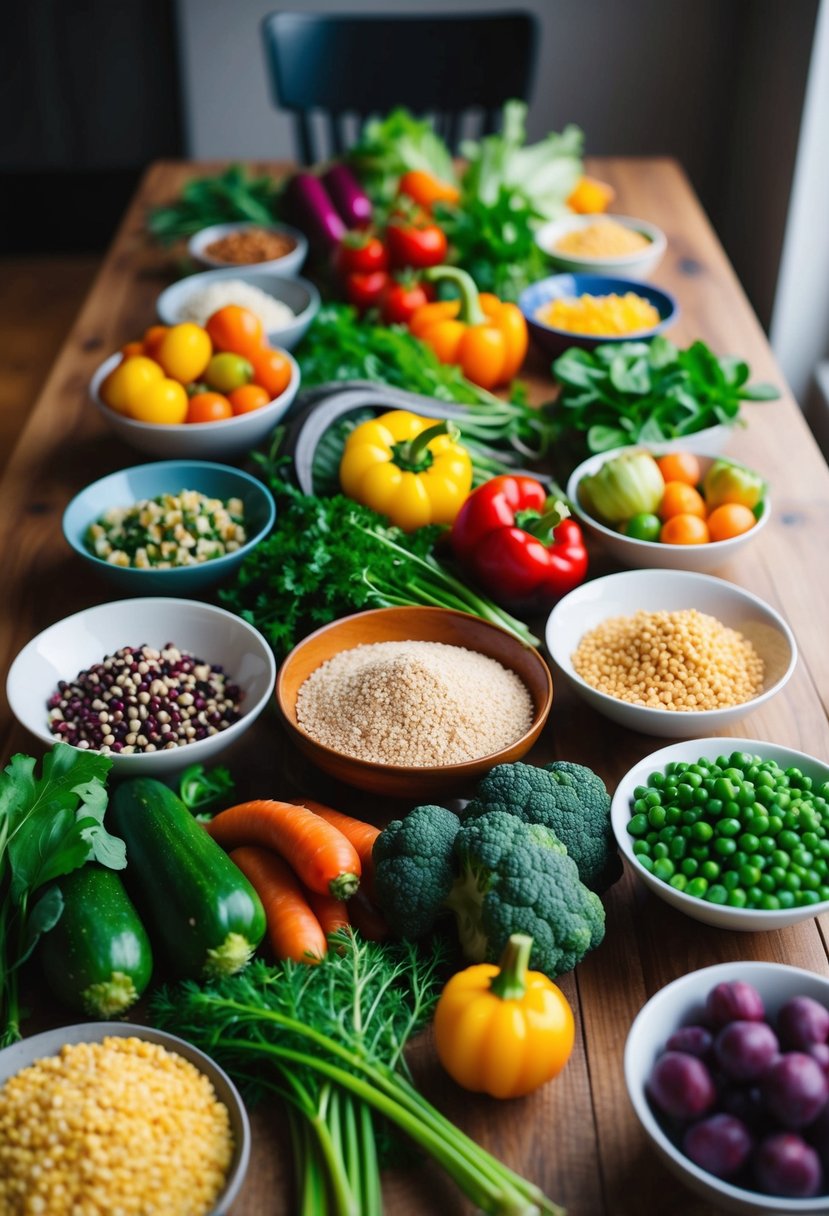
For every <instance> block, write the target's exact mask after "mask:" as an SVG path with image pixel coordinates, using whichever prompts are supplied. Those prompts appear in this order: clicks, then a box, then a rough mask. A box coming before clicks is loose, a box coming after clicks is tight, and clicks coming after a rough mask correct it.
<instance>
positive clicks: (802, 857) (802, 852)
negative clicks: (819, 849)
mask: <svg viewBox="0 0 829 1216" xmlns="http://www.w3.org/2000/svg"><path fill="white" fill-rule="evenodd" d="M814 860H815V855H814V853H812V852H810V850H809V849H804V848H803V846H802V845H798V846H797V848H796V849H792V861H796V862H797V864H798V865H799V866H810V865H811V864H812V862H813V861H814Z"/></svg>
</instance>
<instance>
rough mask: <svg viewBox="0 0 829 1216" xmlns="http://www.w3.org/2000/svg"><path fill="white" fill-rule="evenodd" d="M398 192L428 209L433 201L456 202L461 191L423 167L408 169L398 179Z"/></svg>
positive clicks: (432, 204)
mask: <svg viewBox="0 0 829 1216" xmlns="http://www.w3.org/2000/svg"><path fill="white" fill-rule="evenodd" d="M397 193H398V194H405V195H407V196H408V197H409V198H411V199H414V201H415V202H416V203H417V204H418V206H419V207H425V208H426V210H427V211H428V210H429V209H430V208H431V207H433V206H434V204H435V203H457V202H459V200H460V197H461V192H460V190H459V189H458V187H457V186H454V185H453V184H452V183H451V182H443V181H441V180H440V178H438V177H435V175H434V174H433V173H427V172H426V170H425V169H409V171H408V172H407V173H404V174H403V176H402V177H401V179H400V184H399V185H398V187H397Z"/></svg>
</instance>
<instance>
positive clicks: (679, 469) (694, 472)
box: [656, 452, 702, 486]
mask: <svg viewBox="0 0 829 1216" xmlns="http://www.w3.org/2000/svg"><path fill="white" fill-rule="evenodd" d="M656 463H657V464H658V465H659V472H660V473H661V474H662V476H663V477H664V478H665V481H684V482H685V484H686V486H697V485H699V482H700V480H701V477H702V473H701V470H700V467H699V460H698V459H697V458H696V456H695V455H694V454H693V452H669V453H668V454H667V455H666V456H660V457H659V458H658V459H657V461H656Z"/></svg>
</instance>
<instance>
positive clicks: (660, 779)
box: [648, 772, 665, 790]
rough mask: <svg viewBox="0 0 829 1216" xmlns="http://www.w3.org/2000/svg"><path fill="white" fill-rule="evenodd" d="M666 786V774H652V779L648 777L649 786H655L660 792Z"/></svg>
mask: <svg viewBox="0 0 829 1216" xmlns="http://www.w3.org/2000/svg"><path fill="white" fill-rule="evenodd" d="M664 784H665V774H664V773H659V772H657V773H651V775H650V777H648V785H649V786H650V785H652V786H655V788H656V789H658V790H661V789H662V787H663V786H664Z"/></svg>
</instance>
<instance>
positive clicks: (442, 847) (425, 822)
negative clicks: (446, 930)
mask: <svg viewBox="0 0 829 1216" xmlns="http://www.w3.org/2000/svg"><path fill="white" fill-rule="evenodd" d="M460 826H461V824H460V820H459V819H458V816H457V815H453V814H452V812H451V811H447V810H446V808H445V807H442V806H417V807H415V809H414V810H413V811H410V812H409V814H408V815H407V816H406V818H405V819H394V820H393V821H392V822H391V823H390V824H389V826H388V827H387V828H386V829H385V831H383V832H381V833H380V835H379V836H378V837H377V840H376V841H375V842H374V849H373V852H372V856H373V859H374V887H375V891H376V894H377V902H378V903H379V905H380V907H381V908H382V909H383V913H384V915H385V917H386V920H387V921H388V924H389V928H390V929H391V931H392V933H393V934H394V935H395V936H397V937H407V938H418V937H422V936H423V935H424V934H425V933H428V932H429V930H430V929H431V928H432V926H433V925H434V923H435V920H436V919H437V917H438V916H439V915H440V913H441V912H443V911H444V908H443V901H444V900H445V899H446V897H447V896H448V894H449V892H450V891H451V889H452V884H453V883H454V881H455V876H456V870H455V863H454V860H453V857H452V846H453V844H454V843H455V836H456V835H457V833H458V830H459V828H460Z"/></svg>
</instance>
